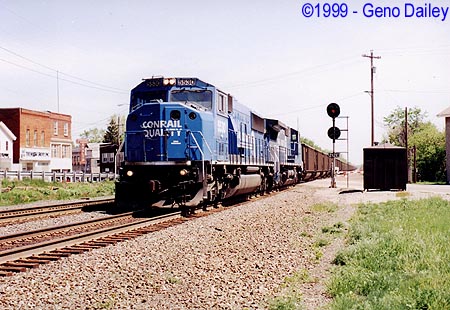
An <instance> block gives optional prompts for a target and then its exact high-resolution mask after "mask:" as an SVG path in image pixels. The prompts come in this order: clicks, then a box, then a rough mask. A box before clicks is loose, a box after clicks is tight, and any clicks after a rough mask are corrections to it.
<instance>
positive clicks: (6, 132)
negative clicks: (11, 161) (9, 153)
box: [0, 121, 17, 141]
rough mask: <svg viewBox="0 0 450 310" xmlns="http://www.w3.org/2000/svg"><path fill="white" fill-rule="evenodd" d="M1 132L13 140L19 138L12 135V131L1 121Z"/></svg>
mask: <svg viewBox="0 0 450 310" xmlns="http://www.w3.org/2000/svg"><path fill="white" fill-rule="evenodd" d="M0 130H2V131H3V132H4V133H5V134H6V136H8V137H9V138H10V139H11V140H13V141H14V140H16V139H17V137H16V136H15V135H14V134H13V133H12V131H11V130H9V128H8V126H6V125H5V123H3V122H2V121H0Z"/></svg>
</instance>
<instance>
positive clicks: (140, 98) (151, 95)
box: [131, 91, 167, 109]
mask: <svg viewBox="0 0 450 310" xmlns="http://www.w3.org/2000/svg"><path fill="white" fill-rule="evenodd" d="M158 99H159V100H162V101H163V102H165V101H167V91H150V92H140V93H134V94H133V95H132V96H131V108H132V109H133V108H134V107H135V106H137V105H141V104H144V103H149V102H152V101H156V100H158Z"/></svg>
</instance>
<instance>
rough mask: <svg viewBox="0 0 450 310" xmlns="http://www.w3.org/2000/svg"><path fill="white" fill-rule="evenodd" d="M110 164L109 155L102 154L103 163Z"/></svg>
mask: <svg viewBox="0 0 450 310" xmlns="http://www.w3.org/2000/svg"><path fill="white" fill-rule="evenodd" d="M107 162H108V153H102V163H107Z"/></svg>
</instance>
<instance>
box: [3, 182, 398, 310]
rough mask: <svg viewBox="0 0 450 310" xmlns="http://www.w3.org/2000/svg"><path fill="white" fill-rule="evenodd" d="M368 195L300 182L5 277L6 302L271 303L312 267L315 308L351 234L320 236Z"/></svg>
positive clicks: (307, 292)
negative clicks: (324, 241)
mask: <svg viewBox="0 0 450 310" xmlns="http://www.w3.org/2000/svg"><path fill="white" fill-rule="evenodd" d="M364 195H366V194H362V193H351V194H345V195H339V194H338V192H337V190H336V189H329V188H327V186H326V185H325V183H323V184H322V183H314V182H312V183H310V184H302V185H298V186H296V187H294V188H291V189H290V190H287V191H283V192H280V193H277V194H276V195H273V196H271V197H268V198H266V199H261V200H256V201H254V202H250V203H247V204H245V205H242V206H238V207H234V208H230V209H229V210H226V211H224V212H220V213H216V214H213V215H211V216H208V217H203V218H198V219H196V220H193V221H189V222H186V223H183V224H181V225H178V226H174V227H170V228H168V229H165V230H163V231H158V232H155V233H152V234H148V235H145V236H141V237H138V238H136V239H133V240H130V241H126V242H121V243H118V244H116V245H114V246H108V247H106V248H101V249H96V250H93V251H91V252H88V253H84V254H81V255H74V256H71V257H68V258H64V259H62V260H60V261H57V262H54V263H51V264H48V265H43V266H40V267H39V268H37V269H32V270H30V271H27V272H25V273H20V274H17V275H14V276H12V277H3V278H0V308H1V309H267V307H268V302H269V301H270V300H272V299H273V298H274V297H276V296H277V295H279V294H282V293H283V288H284V287H286V279H287V277H290V276H292V275H293V274H295V273H298V272H299V271H306V272H307V273H308V274H309V276H310V277H311V278H313V279H314V280H313V281H309V282H307V283H305V284H304V285H303V286H302V287H301V288H300V290H301V295H302V297H303V299H304V303H305V305H304V306H305V307H306V308H307V309H316V308H317V307H319V306H321V305H323V304H325V303H326V302H327V301H328V297H327V296H326V294H325V289H324V281H323V279H322V278H323V277H325V276H326V274H327V273H328V272H329V268H330V261H331V260H332V258H333V253H335V252H336V251H337V250H338V248H339V247H340V246H342V236H341V237H337V238H336V240H335V242H332V243H331V244H330V245H328V246H327V247H324V248H323V249H321V251H322V252H323V253H322V254H323V255H322V256H321V258H320V257H319V258H318V256H317V251H316V250H315V247H314V242H315V241H316V238H315V237H314V236H317V234H318V233H319V234H320V230H321V228H322V227H324V226H326V225H333V224H334V223H337V222H344V223H345V222H346V221H347V220H348V219H349V218H350V217H351V215H352V214H353V213H354V211H355V207H354V206H353V204H354V203H358V202H361V201H363V200H366V198H367V197H365V196H364ZM373 196H374V197H375V196H376V194H374V195H373ZM389 198H395V194H394V195H390V196H389V195H388V197H387V199H389ZM385 199H386V197H385ZM380 200H382V199H380ZM325 201H333V202H335V203H337V204H339V206H340V207H339V208H338V210H336V211H334V212H327V211H316V210H314V208H311V206H313V205H314V204H317V203H320V202H325Z"/></svg>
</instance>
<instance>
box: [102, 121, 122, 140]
mask: <svg viewBox="0 0 450 310" xmlns="http://www.w3.org/2000/svg"><path fill="white" fill-rule="evenodd" d="M116 120H117V116H116V115H113V116H112V117H111V119H110V120H109V125H108V127H107V128H106V132H105V134H104V136H103V142H105V143H112V144H115V145H119V124H118V123H117V121H116Z"/></svg>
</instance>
